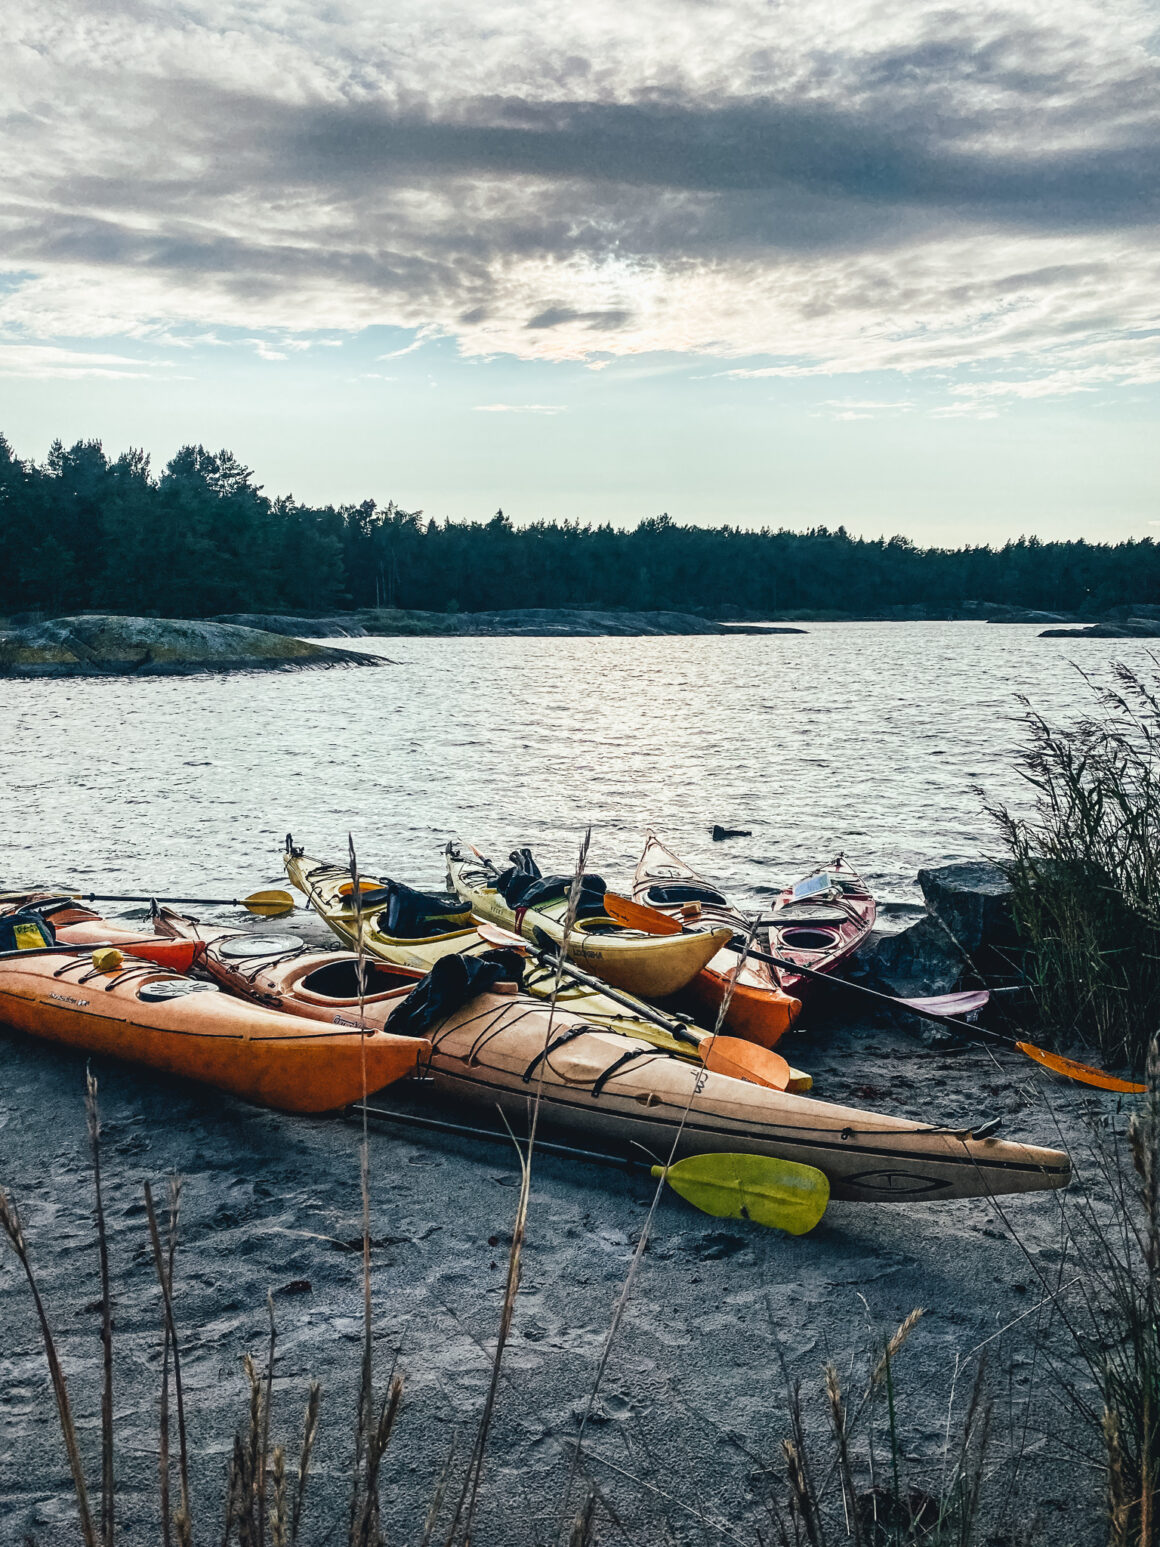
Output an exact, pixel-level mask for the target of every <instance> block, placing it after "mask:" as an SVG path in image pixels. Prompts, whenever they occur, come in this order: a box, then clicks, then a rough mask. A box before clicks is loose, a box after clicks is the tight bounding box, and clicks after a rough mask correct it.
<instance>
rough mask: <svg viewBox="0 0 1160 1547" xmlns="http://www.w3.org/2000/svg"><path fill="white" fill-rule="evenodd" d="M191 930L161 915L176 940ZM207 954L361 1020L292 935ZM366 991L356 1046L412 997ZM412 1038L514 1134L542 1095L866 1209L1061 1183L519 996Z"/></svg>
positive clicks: (651, 1138)
mask: <svg viewBox="0 0 1160 1547" xmlns="http://www.w3.org/2000/svg"><path fill="white" fill-rule="evenodd" d="M166 911H168V910H166ZM163 917H164V915H163ZM191 925H192V921H189V920H185V921H182V922H181V923H178V921H177V916H174V915H169V919H168V927H169V928H171V929H173V930H174V931H175V932H177V931H178V930H185V931H187V932H188V931H189V929H190V927H191ZM208 951H209V955H210V957H211V958H213V957H216V960H217V963H218V966H217V967H212V966H211V967H210V970H214V971H215V972H218V973H222V972H224V973H225V974H226V975H227V976H228V980H229V983H230V986H231V987H233V988H234V990H235V992H239V993H244V994H246V995H247V996H248V997H250V998H254V999H261V1000H262V1001H263V1002H264V1003H273V1002H281V1004H282V1005H283V1007H285V1008H290V1007H291V1005H292V1004H293V1005H294V1007H295V1008H298V1005H297V1003H296V1002H297V1001H299V1000H302V999H304V998H305V999H308V1001H309V1004H308V1007H307V1006H304V1008H307V1013H310V1014H313V1015H317V1016H318V1017H319V1018H322V1017H323V1016H324V1015H327V1014H329V1015H331V1016H332V1017H333V1018H334V1019H335V1020H337V1019H339V1018H340V1017H341V1019H342V1022H343V1023H344V1024H348V1025H353V1024H357V1023H358V1017H359V1014H360V1006H359V1003H358V997H357V978H356V970H357V959H356V958H355V957H354V955H353V954H351V953H347V952H336V953H333V955H332V956H329V957H328V956H327V955H326V953H318V952H313V951H308V950H305V949H302V948H301V947H300V945H299V943H298V942H296V941H295V940H294V939H293V937H288V938H285V937H284V938H282V939H281V940H280V939H279V937H277V936H269V937H267V938H266V939H264V940H263V939H259V938H255V937H254V936H252V935H251V936H246V935H241V934H228V933H221V934H218V935H217V936H216V938H215V939H214V940H213V941H211V942H210V943H209V945H208ZM231 952H233V953H235V954H234V955H233V956H232V959H231ZM246 953H253V954H246ZM263 953H264V954H263ZM207 966H210V963H209V961H207ZM221 980H222V981H223V982H224V981H226V980H227V978H226V976H223V977H222V978H221ZM412 981H413V980H412ZM513 987H514V985H513ZM352 990H353V991H354V992H352ZM367 990H368V993H367V997H366V998H365V999H364V1001H363V1004H362V1007H361V1014H362V1017H363V1020H364V1024H372V1023H373V1024H374V1025H375V1027H376V1028H380V1029H378V1030H377V1031H376V1035H375V1036H368V1037H367V1038H366V1045H367V1046H368V1047H372V1046H374V1044H375V1043H376V1042H377V1041H378V1037H379V1036H380V1035H381V1034H382V1032H381V1028H385V1029H386V1032H387V1033H388V1034H389V1032H390V1027H391V1022H392V1019H393V1017H394V1016H395V1015H397V1014H398V1012H399V1010H400V1008H401V1007H402V1006H403V1005H405V1004H406V1002H407V997H408V994H409V992H410V991H411V984H410V983H409V982H408V981H407V980H406V979H404V980H403V981H402V982H399V981H398V973H397V972H395V973H393V974H392V973H390V972H388V973H387V974H386V975H385V976H383V977H381V978H380V977H378V976H376V972H375V969H374V967H373V966H372V969H371V975H370V980H369V982H368V984H367ZM328 999H329V1000H330V1002H331V1008H329V1009H328V1008H327V1000H328ZM412 1029H413V1028H412ZM420 1029H421V1032H422V1036H423V1037H425V1038H426V1039H428V1040H429V1042H430V1049H431V1051H430V1053H429V1055H428V1056H427V1058H426V1060H425V1061H424V1062H423V1063H421V1065H420V1068H419V1073H420V1074H421V1075H424V1076H427V1077H429V1078H430V1080H431V1082H432V1083H433V1085H434V1088H435V1089H436V1090H437V1091H438V1092H439V1093H441V1094H442V1095H444V1096H447V1097H451V1098H454V1099H455V1100H456V1101H459V1102H467V1103H470V1104H472V1105H476V1106H481V1107H484V1108H487V1109H488V1110H489V1111H494V1108H495V1107H496V1106H499V1107H500V1108H501V1109H502V1110H503V1111H504V1112H505V1113H506V1114H507V1116H508V1117H509V1119H510V1120H511V1122H512V1123H513V1125H515V1124H525V1123H526V1122H527V1119H528V1115H529V1111H530V1108H531V1103H532V1101H533V1100H534V1099H535V1097H536V1094H537V1091H540V1093H541V1101H542V1107H541V1115H542V1117H543V1118H544V1120H545V1121H546V1122H549V1123H551V1124H553V1125H555V1126H557V1127H559V1128H562V1129H567V1130H569V1131H570V1132H572V1133H575V1134H578V1135H581V1136H583V1138H584V1139H585V1140H586V1141H588V1142H591V1141H592V1140H597V1141H599V1142H602V1143H606V1144H611V1145H618V1146H619V1145H630V1144H631V1145H637V1146H643V1147H644V1149H645V1150H646V1152H648V1153H650V1154H653V1155H654V1156H656V1157H657V1159H658V1160H662V1161H664V1160H667V1159H668V1156H669V1153H670V1151H671V1149H672V1146H673V1140H674V1137H677V1148H676V1154H677V1156H678V1157H683V1156H685V1155H696V1154H708V1153H715V1152H719V1151H729V1152H732V1153H738V1152H740V1153H745V1154H756V1155H773V1156H777V1157H779V1158H781V1159H785V1160H794V1161H800V1162H802V1163H803V1164H806V1165H811V1166H816V1167H817V1168H818V1169H819V1170H821V1171H824V1172H825V1173H826V1176H827V1177H828V1178H829V1181H830V1187H831V1192H832V1195H833V1196H834V1197H835V1198H845V1199H852V1200H862V1201H879V1202H882V1201H885V1202H909V1201H915V1200H921V1201H927V1200H938V1199H944V1198H968V1197H984V1196H989V1195H991V1194H998V1193H1009V1192H1036V1191H1041V1190H1044V1189H1048V1188H1056V1187H1064V1186H1066V1185H1067V1182H1068V1180H1069V1179H1070V1165H1069V1162H1068V1158H1067V1156H1066V1155H1064V1154H1062V1153H1061V1152H1059V1151H1057V1150H1047V1149H1036V1148H1032V1147H1030V1146H1027V1145H1022V1144H1013V1143H1008V1142H1006V1141H1003V1140H999V1139H992V1138H983V1139H975V1138H972V1137H971V1136H970V1135H969V1134H967V1133H964V1132H958V1131H949V1130H946V1129H940V1128H932V1127H929V1126H927V1125H925V1124H920V1123H913V1122H910V1121H908V1120H906V1119H902V1118H894V1117H889V1116H885V1115H883V1114H880V1113H875V1112H864V1111H860V1110H858V1109H856V1108H852V1107H842V1106H833V1105H830V1104H829V1103H827V1102H822V1101H814V1100H812V1099H809V1098H807V1097H804V1096H800V1095H795V1094H792V1093H790V1092H781V1091H773V1090H770V1089H768V1088H767V1087H765V1086H760V1085H753V1084H750V1083H748V1082H747V1081H745V1080H738V1079H733V1078H731V1077H730V1076H729V1075H725V1074H715V1073H711V1072H709V1071H708V1070H706V1069H703V1068H700V1067H698V1066H697V1065H696V1064H691V1063H689V1062H688V1061H687V1059H686V1058H684V1057H677V1056H674V1055H673V1054H672V1053H670V1052H667V1051H665V1050H664V1049H662V1048H658V1047H656V1046H655V1045H653V1044H651V1043H649V1042H645V1041H643V1040H641V1039H640V1038H637V1037H632V1036H626V1035H624V1034H623V1033H617V1032H613V1031H611V1030H608V1029H606V1028H604V1027H602V1026H598V1025H595V1024H593V1023H591V1022H590V1021H589V1020H588V1018H587V1016H585V1015H577V1014H575V1013H573V1012H572V1011H570V1010H568V1009H565V1008H562V1007H557V1009H556V1011H555V1014H554V1015H553V1014H552V1013H551V1012H550V1010H549V1007H548V1006H547V1005H545V1004H544V1002H543V1000H541V999H534V998H532V997H531V996H529V995H526V994H517V993H514V992H513V993H501V992H487V993H483V994H479V995H477V996H476V997H474V998H473V999H470V1000H469V1001H468V1002H467V1003H465V1004H463V1005H461V1006H460V1007H459V1008H458V1009H456V1010H454V1011H453V1012H452V1013H450V1014H449V1015H447V1016H445V1017H443V1018H442V1019H440V1020H437V1021H436V1022H435V1023H434V1024H430V1025H424V1026H422V1027H421V1028H420ZM678 1134H679V1136H678Z"/></svg>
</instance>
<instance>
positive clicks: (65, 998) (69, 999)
mask: <svg viewBox="0 0 1160 1547" xmlns="http://www.w3.org/2000/svg"><path fill="white" fill-rule="evenodd" d="M48 997H49V998H50V999H59V1000H60V1002H61V1004H78V1005H86V1004H88V1003H89V1001H88V1000H87V999H74V998H73V996H72V995H71V994H49V996H48Z"/></svg>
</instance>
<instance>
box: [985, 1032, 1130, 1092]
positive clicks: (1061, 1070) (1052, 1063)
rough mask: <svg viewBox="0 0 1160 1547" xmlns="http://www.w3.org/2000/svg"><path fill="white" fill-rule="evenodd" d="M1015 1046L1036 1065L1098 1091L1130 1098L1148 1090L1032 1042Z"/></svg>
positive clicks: (1019, 1043)
mask: <svg viewBox="0 0 1160 1547" xmlns="http://www.w3.org/2000/svg"><path fill="white" fill-rule="evenodd" d="M1015 1046H1016V1047H1017V1048H1018V1049H1019V1051H1020V1052H1021V1053H1026V1054H1027V1056H1028V1058H1033V1059H1034V1060H1035V1062H1036V1063H1037V1064H1042V1065H1043V1067H1044V1068H1045V1069H1050V1070H1051V1072H1052V1073H1053V1074H1062V1075H1063V1077H1064V1078H1065V1079H1068V1080H1078V1081H1079V1082H1080V1084H1081V1085H1094V1086H1096V1088H1097V1089H1098V1090H1119V1091H1123V1092H1124V1093H1125V1094H1126V1095H1131V1096H1142V1095H1143V1094H1144V1092H1145V1091H1146V1090H1147V1089H1148V1087H1147V1086H1146V1085H1138V1084H1137V1083H1136V1082H1135V1081H1134V1080H1121V1079H1117V1077H1116V1076H1115V1075H1114V1074H1105V1073H1104V1071H1103V1070H1102V1069H1093V1068H1092V1066H1091V1064H1081V1063H1077V1062H1076V1060H1075V1059H1074V1058H1063V1057H1061V1056H1060V1054H1059V1053H1049V1052H1048V1051H1047V1049H1046V1048H1042V1047H1036V1046H1035V1044H1034V1043H1033V1042H1016V1044H1015Z"/></svg>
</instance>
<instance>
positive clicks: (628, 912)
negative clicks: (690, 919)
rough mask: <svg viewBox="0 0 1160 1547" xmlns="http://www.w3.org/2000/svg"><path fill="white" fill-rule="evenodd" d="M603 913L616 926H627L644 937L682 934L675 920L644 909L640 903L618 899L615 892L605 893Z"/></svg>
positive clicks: (658, 912)
mask: <svg viewBox="0 0 1160 1547" xmlns="http://www.w3.org/2000/svg"><path fill="white" fill-rule="evenodd" d="M604 911H605V913H607V914H608V917H609V918H610V919H615V920H616V922H617V923H618V924H628V925H629V926H630V927H631V928H633V929H639V930H641V932H642V933H644V934H646V935H682V934H684V930H683V929H682V928H681V926H680V925H679V924H678V923H677V921H676V919H671V918H670V917H669V916H668V914H667V913H661V912H660V911H659V910H658V909H656V908H649V907H646V906H645V904H644V903H642V902H629V900H628V898H627V897H618V896H617V895H616V893H615V892H605V894H604Z"/></svg>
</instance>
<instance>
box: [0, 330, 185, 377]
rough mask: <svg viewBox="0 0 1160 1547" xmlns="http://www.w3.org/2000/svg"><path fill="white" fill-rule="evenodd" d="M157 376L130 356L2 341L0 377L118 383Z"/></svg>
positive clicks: (144, 363)
mask: <svg viewBox="0 0 1160 1547" xmlns="http://www.w3.org/2000/svg"><path fill="white" fill-rule="evenodd" d="M155 374H156V371H155V370H154V369H153V368H152V367H151V366H150V365H148V364H147V363H146V362H144V361H142V360H135V359H132V358H131V357H129V356H127V355H115V354H97V353H95V352H92V353H91V352H89V351H87V350H79V349H61V348H56V347H54V346H52V345H48V344H10V343H6V342H4V341H3V340H2V339H0V376H27V377H32V378H34V379H40V380H52V379H56V380H62V381H79V380H81V379H83V378H85V377H98V378H105V379H108V380H116V379H124V378H140V377H149V376H153V375H155Z"/></svg>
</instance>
